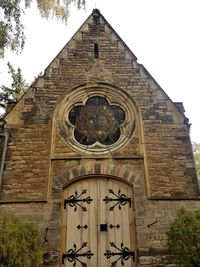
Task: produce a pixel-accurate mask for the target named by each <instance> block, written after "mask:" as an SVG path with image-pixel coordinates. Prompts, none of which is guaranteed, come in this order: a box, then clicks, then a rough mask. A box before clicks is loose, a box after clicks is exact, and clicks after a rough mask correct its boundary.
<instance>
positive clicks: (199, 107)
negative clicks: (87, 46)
mask: <svg viewBox="0 0 200 267" xmlns="http://www.w3.org/2000/svg"><path fill="white" fill-rule="evenodd" d="M94 8H98V9H99V10H100V12H101V13H102V15H103V16H104V17H105V18H106V20H107V21H108V22H109V23H110V24H111V26H112V27H113V28H114V29H115V31H116V32H117V33H118V34H119V36H120V37H121V38H122V39H123V40H124V41H125V43H126V44H127V45H128V47H129V48H130V49H131V50H132V52H133V53H134V54H135V55H136V57H137V58H138V62H139V63H141V64H142V65H144V66H145V68H146V69H147V70H148V71H149V72H150V74H151V75H152V76H153V77H154V79H155V80H156V81H157V82H158V84H159V85H160V86H161V87H162V89H163V90H164V91H165V92H166V93H167V94H168V96H169V97H170V98H171V99H172V101H174V102H183V104H184V107H185V110H186V113H185V115H186V116H187V117H188V118H189V119H190V123H192V126H191V140H192V141H195V142H197V143H200V122H199V121H200V120H199V116H200V68H199V64H200V15H199V12H200V0H123V1H122V0H86V8H85V10H77V9H76V8H75V6H74V5H73V4H72V6H71V12H70V17H69V19H68V23H67V25H64V24H62V23H61V22H59V21H57V20H56V19H53V20H51V19H50V20H46V19H42V18H41V17H40V16H39V14H38V11H37V9H36V8H35V6H34V5H32V8H31V9H30V10H29V11H27V12H26V15H25V16H24V17H23V22H24V25H25V34H26V44H25V49H24V51H23V53H21V54H20V55H14V54H13V53H10V52H8V51H7V52H6V54H5V58H4V59H3V60H2V59H0V84H5V85H9V82H10V80H9V75H8V73H7V71H8V69H7V62H8V61H10V63H11V64H12V65H13V66H14V67H15V68H17V67H21V68H22V72H23V76H24V78H25V80H26V81H27V82H29V83H31V82H32V81H33V80H34V77H36V76H37V75H38V74H39V73H43V72H44V70H45V68H46V67H47V66H48V65H49V63H50V62H51V61H52V60H53V59H54V58H55V56H56V55H57V54H58V53H59V51H60V50H61V49H62V48H63V47H64V46H65V44H66V43H67V42H68V41H69V39H70V38H71V37H72V36H73V35H74V33H75V32H76V31H77V30H78V29H79V27H80V26H81V25H82V23H83V22H84V21H85V20H86V19H87V17H88V16H89V15H90V14H91V12H92V10H93V9H94Z"/></svg>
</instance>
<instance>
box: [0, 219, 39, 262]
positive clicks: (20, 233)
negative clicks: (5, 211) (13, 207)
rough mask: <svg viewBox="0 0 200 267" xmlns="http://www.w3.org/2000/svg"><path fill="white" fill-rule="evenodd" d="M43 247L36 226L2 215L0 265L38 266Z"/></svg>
mask: <svg viewBox="0 0 200 267" xmlns="http://www.w3.org/2000/svg"><path fill="white" fill-rule="evenodd" d="M42 255H43V248H42V243H41V241H40V235H39V229H38V226H37V225H36V224H35V223H33V222H22V221H20V220H19V218H17V217H14V216H4V217H3V218H2V219H1V229H0V267H4V266H6V267H28V266H31V267H40V266H42Z"/></svg>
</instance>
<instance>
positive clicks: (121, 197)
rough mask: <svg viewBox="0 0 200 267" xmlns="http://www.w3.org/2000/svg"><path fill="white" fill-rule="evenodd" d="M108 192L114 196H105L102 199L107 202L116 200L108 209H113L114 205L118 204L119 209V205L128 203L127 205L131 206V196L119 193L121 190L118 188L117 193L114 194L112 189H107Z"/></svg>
mask: <svg viewBox="0 0 200 267" xmlns="http://www.w3.org/2000/svg"><path fill="white" fill-rule="evenodd" d="M109 193H110V194H112V195H114V196H115V197H116V198H112V197H108V196H106V197H105V198H104V199H103V201H104V202H105V203H106V204H108V203H110V202H116V203H115V204H114V205H113V206H112V207H110V209H109V210H110V211H113V210H114V208H115V207H116V206H118V208H119V209H121V208H122V207H121V206H124V205H126V204H127V203H129V206H130V207H131V198H130V197H127V196H126V195H125V194H122V193H121V190H120V189H119V190H118V193H117V194H116V193H115V192H114V191H113V190H112V189H109Z"/></svg>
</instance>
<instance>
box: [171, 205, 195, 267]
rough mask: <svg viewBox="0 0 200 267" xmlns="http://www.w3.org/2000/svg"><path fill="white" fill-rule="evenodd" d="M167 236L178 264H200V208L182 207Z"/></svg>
mask: <svg viewBox="0 0 200 267" xmlns="http://www.w3.org/2000/svg"><path fill="white" fill-rule="evenodd" d="M167 236H168V245H169V251H170V253H171V255H174V260H175V262H176V263H178V266H182V267H199V266H200V210H197V211H187V210H185V209H181V210H180V211H179V212H178V214H177V217H176V218H175V220H174V221H173V222H172V223H171V225H170V229H169V231H168V232H167Z"/></svg>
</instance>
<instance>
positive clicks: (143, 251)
mask: <svg viewBox="0 0 200 267" xmlns="http://www.w3.org/2000/svg"><path fill="white" fill-rule="evenodd" d="M94 12H97V14H98V16H99V21H98V23H97V22H96V21H95V20H94V18H93V15H94V13H93V14H92V15H91V16H90V17H89V18H88V19H87V20H86V22H85V23H84V24H83V26H82V27H81V28H80V29H79V31H78V32H77V33H76V34H75V35H74V37H73V38H72V39H71V40H70V41H69V43H68V44H67V45H66V46H65V47H64V48H63V50H62V51H61V52H60V53H59V54H58V55H57V56H56V58H55V59H54V60H53V61H52V62H51V63H50V65H49V66H48V67H47V68H46V70H45V73H44V75H43V76H41V77H39V78H38V79H37V80H36V81H35V82H34V83H33V84H32V85H31V86H30V88H29V90H28V91H27V92H26V93H25V95H24V96H23V98H22V99H21V100H20V101H19V102H18V103H17V104H16V105H15V106H14V107H13V108H12V109H11V111H10V112H9V113H8V114H7V115H6V117H5V118H4V119H5V122H6V124H5V132H8V133H9V141H8V146H7V153H6V160H5V164H4V163H3V166H4V174H3V176H2V188H1V191H0V213H1V214H4V213H16V214H18V215H20V216H21V217H22V218H23V219H28V220H33V221H35V222H38V223H39V224H40V227H41V234H42V237H43V239H44V246H45V249H46V253H45V257H44V266H54V267H58V266H61V265H59V262H60V258H61V253H60V236H61V205H62V193H63V188H64V187H65V186H66V185H67V184H68V183H70V182H72V181H75V180H77V179H82V178H85V177H91V178H92V177H97V176H98V177H115V178H116V179H121V180H124V181H127V182H128V183H129V184H132V187H133V192H134V212H135V228H136V241H137V242H136V243H137V244H136V245H137V258H136V262H137V265H136V266H138V267H164V266H167V267H174V265H173V264H172V263H171V262H170V257H169V255H168V252H167V237H166V231H167V229H168V226H169V223H170V222H171V221H172V220H173V218H174V217H175V215H176V211H177V210H178V209H180V208H181V207H185V208H187V209H189V210H194V209H198V208H200V203H199V191H198V183H197V177H196V171H195V166H194V159H193V154H192V148H191V142H190V137H189V125H188V121H187V118H186V117H185V115H184V113H183V110H182V109H180V105H178V104H175V103H173V102H172V101H171V99H170V98H169V97H168V96H167V95H166V93H165V92H164V91H163V90H162V88H160V86H159V85H158V84H157V83H156V81H155V80H154V79H153V78H152V77H151V75H150V74H149V73H148V72H147V70H146V69H145V68H144V67H143V66H142V65H141V64H138V63H137V58H136V57H135V55H133V54H132V52H131V51H130V50H129V49H128V47H127V46H126V44H125V43H124V42H123V41H122V40H121V39H120V37H119V36H118V35H117V34H116V32H115V31H114V30H113V29H112V27H111V26H110V25H109V24H108V23H107V21H106V20H105V19H104V17H103V16H102V15H100V14H99V12H98V11H94ZM94 43H98V45H99V57H98V58H95V57H94ZM92 86H93V87H94V88H102V87H106V88H112V90H116V92H117V91H119V90H121V91H123V92H124V94H126V95H127V96H128V97H129V98H130V99H131V101H132V103H133V107H134V112H135V117H136V128H135V130H134V133H133V135H132V136H131V137H130V138H129V140H128V141H127V143H126V145H124V146H123V147H121V148H120V149H116V150H115V151H113V152H110V151H107V153H104V154H98V155H96V154H92V153H88V152H87V150H86V151H85V152H83V151H81V150H80V151H79V150H78V148H77V149H73V147H71V146H70V144H69V143H68V142H66V140H65V139H64V138H63V136H62V134H61V133H60V129H59V127H58V123H57V122H58V120H59V119H60V113H58V112H57V110H58V107H59V108H61V110H62V108H63V109H64V105H65V103H64V102H63V99H65V97H66V96H68V95H70V93H71V92H72V93H73V92H75V91H76V90H77V88H80V87H81V88H83V90H87V88H90V87H92ZM66 99H67V98H66ZM66 101H70V97H69V99H67V100H66ZM60 105H61V106H60ZM130 119H131V118H130ZM3 143H4V142H2V144H3ZM2 149H3V145H2ZM99 267H103V266H99Z"/></svg>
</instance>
